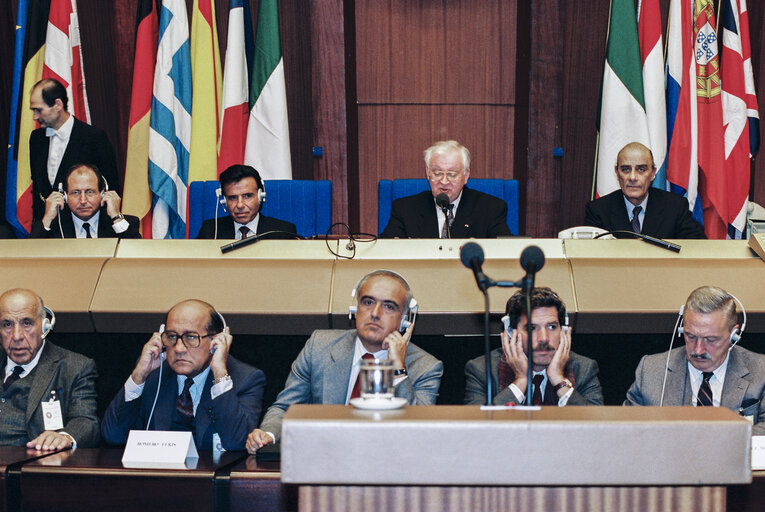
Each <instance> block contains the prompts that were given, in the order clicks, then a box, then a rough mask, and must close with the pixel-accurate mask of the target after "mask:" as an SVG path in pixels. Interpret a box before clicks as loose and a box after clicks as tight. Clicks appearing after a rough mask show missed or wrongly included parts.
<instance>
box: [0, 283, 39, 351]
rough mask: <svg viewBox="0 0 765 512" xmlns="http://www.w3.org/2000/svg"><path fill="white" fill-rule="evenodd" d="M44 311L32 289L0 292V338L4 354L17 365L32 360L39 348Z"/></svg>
mask: <svg viewBox="0 0 765 512" xmlns="http://www.w3.org/2000/svg"><path fill="white" fill-rule="evenodd" d="M44 318H45V310H44V309H43V301H42V299H41V298H40V296H39V295H37V294H36V293H35V292H33V291H32V290H27V289H23V288H15V289H13V290H8V291H7V292H5V293H3V294H2V295H0V337H1V338H2V345H3V350H4V351H5V354H6V355H7V356H8V358H9V359H10V360H11V361H13V362H14V363H16V364H27V363H29V362H31V361H32V360H33V359H34V358H35V356H36V355H37V353H38V352H39V351H40V347H42V344H43V341H44V337H43V334H42V326H43V319H44Z"/></svg>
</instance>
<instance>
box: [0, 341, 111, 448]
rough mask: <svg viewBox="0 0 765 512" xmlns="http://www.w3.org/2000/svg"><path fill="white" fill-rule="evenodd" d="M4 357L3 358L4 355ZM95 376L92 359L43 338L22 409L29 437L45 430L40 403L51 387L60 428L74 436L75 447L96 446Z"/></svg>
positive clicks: (46, 397) (94, 366)
mask: <svg viewBox="0 0 765 512" xmlns="http://www.w3.org/2000/svg"><path fill="white" fill-rule="evenodd" d="M5 359H6V362H7V360H8V358H7V357H6V358H5ZM6 364H7V363H6ZM4 368H5V366H4V365H3V367H2V368H0V369H4ZM96 377H97V374H96V363H95V362H94V361H93V360H92V359H88V358H87V357H85V356H83V355H80V354H77V353H75V352H71V351H69V350H65V349H63V348H61V347H57V346H56V345H54V344H53V343H51V342H50V341H46V342H45V348H44V349H43V352H42V355H40V361H39V362H38V363H37V366H36V367H35V370H34V374H33V375H32V376H31V377H30V378H31V379H33V381H32V383H31V385H30V388H29V397H28V399H27V411H26V426H27V434H28V435H29V440H32V439H34V438H35V437H37V436H39V435H40V434H41V433H42V432H43V431H45V426H44V422H43V414H42V407H41V405H40V403H41V402H42V401H43V400H48V399H49V398H50V392H51V390H55V391H56V395H57V396H58V397H59V401H60V402H61V414H62V416H63V420H64V428H63V429H61V430H62V431H64V432H66V433H67V434H69V435H71V436H72V437H74V439H75V440H76V441H77V446H79V447H83V448H87V447H93V446H97V445H98V416H97V415H96V389H95V383H96Z"/></svg>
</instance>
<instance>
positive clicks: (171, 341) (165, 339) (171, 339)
mask: <svg viewBox="0 0 765 512" xmlns="http://www.w3.org/2000/svg"><path fill="white" fill-rule="evenodd" d="M216 334H218V333H211V334H205V335H200V334H199V333H198V332H184V333H183V334H178V333H177V332H175V331H165V332H163V333H162V336H161V337H162V344H163V345H164V346H166V347H167V348H172V347H174V346H175V345H176V344H177V343H178V338H180V339H181V341H182V342H183V345H184V346H185V347H186V348H197V347H198V346H199V344H200V343H201V342H202V338H209V337H210V336H215V335H216Z"/></svg>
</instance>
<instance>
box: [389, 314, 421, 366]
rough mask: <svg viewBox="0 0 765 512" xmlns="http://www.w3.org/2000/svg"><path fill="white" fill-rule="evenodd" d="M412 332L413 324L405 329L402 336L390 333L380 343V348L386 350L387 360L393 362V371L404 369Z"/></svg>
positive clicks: (393, 332)
mask: <svg viewBox="0 0 765 512" xmlns="http://www.w3.org/2000/svg"><path fill="white" fill-rule="evenodd" d="M412 331H414V323H412V324H411V325H410V326H409V327H407V328H406V331H404V334H401V333H400V332H398V331H392V332H391V333H390V334H388V335H387V336H386V337H385V339H384V340H383V342H382V348H383V349H386V348H387V349H388V359H389V360H390V361H393V369H394V370H405V369H406V348H407V346H409V339H410V338H411V337H412Z"/></svg>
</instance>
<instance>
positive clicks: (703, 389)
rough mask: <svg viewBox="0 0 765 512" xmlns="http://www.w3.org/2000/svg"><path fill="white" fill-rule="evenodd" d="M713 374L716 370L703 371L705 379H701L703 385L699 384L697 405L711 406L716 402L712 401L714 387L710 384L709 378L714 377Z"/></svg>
mask: <svg viewBox="0 0 765 512" xmlns="http://www.w3.org/2000/svg"><path fill="white" fill-rule="evenodd" d="M712 375H714V372H703V373H702V376H703V377H704V380H702V381H701V386H699V393H698V394H697V395H696V405H697V406H699V407H704V406H707V407H709V406H712V405H714V402H713V401H712V388H711V386H710V385H709V379H711V378H712Z"/></svg>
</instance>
